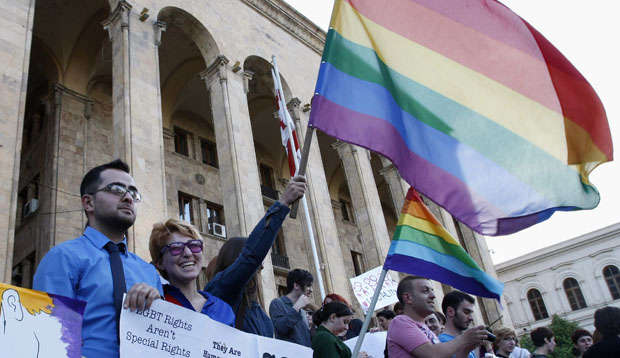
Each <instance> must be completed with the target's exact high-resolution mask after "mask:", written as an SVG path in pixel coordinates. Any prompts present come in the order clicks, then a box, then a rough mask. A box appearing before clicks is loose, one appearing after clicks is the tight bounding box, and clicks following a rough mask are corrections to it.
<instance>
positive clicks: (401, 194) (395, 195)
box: [379, 155, 409, 217]
mask: <svg viewBox="0 0 620 358" xmlns="http://www.w3.org/2000/svg"><path fill="white" fill-rule="evenodd" d="M379 158H380V159H381V164H382V165H383V169H381V170H380V171H379V174H381V175H383V177H384V178H385V181H386V182H387V185H388V188H389V189H390V196H391V197H392V205H393V206H394V212H395V213H396V217H398V216H400V211H401V210H402V209H403V204H404V203H405V196H407V191H408V190H409V183H407V182H406V181H405V180H404V179H403V178H402V177H401V176H400V173H399V172H398V169H396V167H395V166H394V164H392V162H390V160H389V159H387V158H386V157H384V156H382V155H379Z"/></svg>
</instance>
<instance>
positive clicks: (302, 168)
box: [289, 126, 314, 219]
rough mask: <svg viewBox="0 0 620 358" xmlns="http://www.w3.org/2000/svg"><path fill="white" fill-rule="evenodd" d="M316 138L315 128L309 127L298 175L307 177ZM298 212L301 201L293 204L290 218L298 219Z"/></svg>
mask: <svg viewBox="0 0 620 358" xmlns="http://www.w3.org/2000/svg"><path fill="white" fill-rule="evenodd" d="M313 136H314V128H313V127H310V126H308V129H307V130H306V139H304V146H303V148H301V149H302V152H301V162H300V163H299V169H298V170H297V174H298V175H306V166H308V156H309V155H310V144H311V143H312V137H313ZM297 210H299V200H297V201H296V202H295V203H293V206H292V207H291V212H290V214H289V216H290V217H291V219H295V218H296V217H297Z"/></svg>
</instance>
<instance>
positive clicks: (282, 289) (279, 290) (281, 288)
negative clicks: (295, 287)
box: [276, 285, 288, 297]
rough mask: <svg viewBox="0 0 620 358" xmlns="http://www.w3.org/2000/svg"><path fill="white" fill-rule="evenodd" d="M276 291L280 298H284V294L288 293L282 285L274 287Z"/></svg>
mask: <svg viewBox="0 0 620 358" xmlns="http://www.w3.org/2000/svg"><path fill="white" fill-rule="evenodd" d="M276 286H277V289H278V296H279V297H282V296H286V294H287V293H288V292H287V291H288V289H287V288H286V286H282V285H276Z"/></svg>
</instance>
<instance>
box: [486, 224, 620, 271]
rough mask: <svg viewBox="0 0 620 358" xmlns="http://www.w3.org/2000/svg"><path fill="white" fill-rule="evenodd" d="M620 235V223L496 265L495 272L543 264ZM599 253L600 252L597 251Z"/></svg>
mask: <svg viewBox="0 0 620 358" xmlns="http://www.w3.org/2000/svg"><path fill="white" fill-rule="evenodd" d="M619 235H620V223H616V224H613V225H610V226H607V227H604V228H602V229H599V230H595V231H592V232H589V233H587V234H584V235H581V236H577V237H575V238H572V239H569V240H566V241H564V242H561V243H558V244H555V245H551V246H548V247H545V248H542V249H540V250H537V251H535V252H531V253H529V254H526V255H523V256H520V257H517V258H515V259H512V260H510V261H506V262H503V263H501V264H498V265H495V271H496V272H497V275H498V276H499V275H500V274H501V273H505V272H508V271H512V270H514V269H517V268H519V267H522V266H526V265H527V266H530V265H531V264H533V263H535V262H541V261H544V260H545V259H548V258H550V257H553V256H558V255H561V254H564V253H566V252H570V251H574V250H577V249H579V248H581V247H583V246H589V245H592V244H593V243H595V242H598V241H603V240H609V239H610V238H612V237H615V236H619ZM597 253H598V251H597Z"/></svg>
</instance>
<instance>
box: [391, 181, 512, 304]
mask: <svg viewBox="0 0 620 358" xmlns="http://www.w3.org/2000/svg"><path fill="white" fill-rule="evenodd" d="M383 269H385V270H395V271H400V272H406V273H409V274H412V275H418V276H424V277H428V278H430V279H433V280H436V281H439V282H443V283H445V284H448V285H450V286H452V287H455V288H458V289H459V290H461V291H463V292H467V293H470V294H472V295H476V296H482V297H488V298H495V299H497V300H498V301H499V299H500V297H501V296H502V292H503V291H504V284H503V283H501V282H500V281H498V280H496V279H494V278H493V277H491V276H489V275H488V274H487V273H485V272H484V271H482V270H481V269H480V267H479V266H478V264H477V263H476V261H474V259H472V258H471V256H469V254H467V252H466V251H465V250H464V249H463V247H461V245H460V244H459V242H458V241H456V240H455V239H454V238H453V237H452V235H450V233H449V232H448V231H447V230H446V229H445V228H444V227H443V226H442V225H441V223H439V221H437V219H436V218H435V216H433V214H432V213H431V212H430V210H428V208H427V207H426V205H424V202H423V201H422V199H421V198H420V195H419V194H418V193H417V192H416V191H415V190H414V189H413V188H410V189H409V192H407V198H406V199H405V205H403V210H402V211H401V213H400V218H399V219H398V224H397V226H396V231H395V232H394V236H393V237H392V245H391V246H390V250H389V251H388V256H387V259H386V260H385V264H384V265H383Z"/></svg>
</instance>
